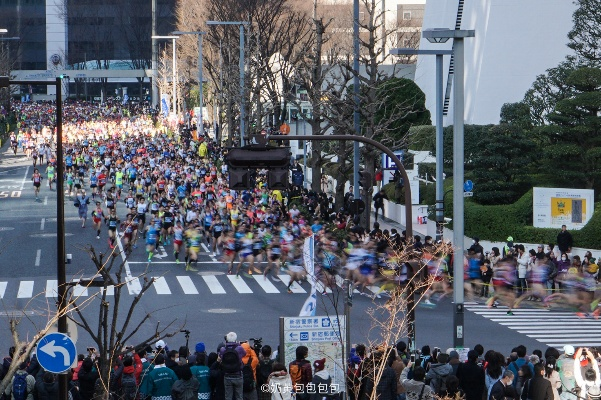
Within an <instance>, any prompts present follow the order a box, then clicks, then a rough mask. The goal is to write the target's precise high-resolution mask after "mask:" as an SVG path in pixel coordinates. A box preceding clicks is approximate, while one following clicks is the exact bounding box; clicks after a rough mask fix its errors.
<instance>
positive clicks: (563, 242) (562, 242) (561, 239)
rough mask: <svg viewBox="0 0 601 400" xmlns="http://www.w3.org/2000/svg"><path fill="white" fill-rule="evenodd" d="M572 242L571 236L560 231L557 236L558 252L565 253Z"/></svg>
mask: <svg viewBox="0 0 601 400" xmlns="http://www.w3.org/2000/svg"><path fill="white" fill-rule="evenodd" d="M573 242H574V240H573V239H572V234H571V233H570V232H568V231H565V232H564V231H561V232H559V234H558V235H557V247H559V251H561V252H562V253H567V251H568V249H569V248H570V247H572V244H573Z"/></svg>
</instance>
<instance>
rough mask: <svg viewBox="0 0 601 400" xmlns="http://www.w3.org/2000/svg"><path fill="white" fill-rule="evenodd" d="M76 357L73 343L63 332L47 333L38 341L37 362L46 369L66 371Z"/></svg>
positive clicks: (59, 371)
mask: <svg viewBox="0 0 601 400" xmlns="http://www.w3.org/2000/svg"><path fill="white" fill-rule="evenodd" d="M76 357H77V350H76V349H75V343H73V341H72V340H71V338H70V337H69V336H67V335H65V334H64V333H49V334H47V335H46V336H44V337H43V338H41V339H40V341H39V342H38V351H37V358H38V362H39V363H40V365H41V366H42V368H44V369H45V370H46V371H50V372H52V373H55V374H60V373H62V372H65V371H67V370H68V369H69V368H70V367H71V364H73V362H74V361H75V358H76Z"/></svg>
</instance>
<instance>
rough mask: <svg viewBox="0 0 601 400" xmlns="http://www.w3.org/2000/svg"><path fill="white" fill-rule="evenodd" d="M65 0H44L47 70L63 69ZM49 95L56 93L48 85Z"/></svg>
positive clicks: (65, 36)
mask: <svg viewBox="0 0 601 400" xmlns="http://www.w3.org/2000/svg"><path fill="white" fill-rule="evenodd" d="M66 3H67V2H66V1H63V0H46V65H47V69H48V70H56V69H64V68H65V65H66V57H67V17H66V13H67V10H66V8H65V7H66ZM47 93H48V94H49V95H55V94H56V88H55V87H54V86H48V91H47Z"/></svg>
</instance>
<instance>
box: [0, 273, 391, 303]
mask: <svg viewBox="0 0 601 400" xmlns="http://www.w3.org/2000/svg"><path fill="white" fill-rule="evenodd" d="M153 278H154V282H153V284H152V288H151V289H150V290H149V291H148V292H146V293H154V294H156V295H159V296H162V295H202V294H217V295H221V294H252V293H266V294H278V293H285V294H287V286H288V284H289V283H290V276H289V275H286V274H281V275H278V276H277V278H278V279H276V280H273V279H271V278H269V279H265V278H264V277H263V275H260V274H257V275H246V274H244V275H240V276H239V277H237V276H236V275H226V274H207V275H200V274H199V275H164V276H156V277H153ZM77 282H78V280H77V279H73V283H72V284H71V286H72V287H71V288H70V293H71V295H72V296H74V297H89V296H93V295H96V294H97V293H99V292H100V291H101V290H103V289H102V288H93V287H90V288H88V287H85V286H81V285H79V284H77ZM126 283H127V284H126V285H124V287H123V290H122V292H121V293H123V294H130V295H136V294H137V293H139V292H140V290H141V287H142V285H143V282H142V278H138V277H133V278H129V279H127V281H126ZM338 283H339V284H338V286H339V288H342V287H343V286H342V280H341V281H340V282H338ZM290 290H291V292H292V294H307V293H309V292H310V291H311V287H310V284H309V283H308V282H304V283H303V284H302V285H299V284H298V282H295V283H293V284H292V285H291V287H290ZM318 290H319V291H320V292H323V291H324V290H325V288H324V287H323V285H321V286H319V287H318ZM341 290H342V289H341ZM354 291H355V292H357V290H354ZM326 292H327V293H328V294H330V293H332V289H331V288H327V290H326ZM379 292H380V290H379V288H378V287H377V286H370V287H369V290H366V294H368V295H370V296H371V295H378V294H379ZM114 294H115V288H114V287H112V286H109V287H108V288H107V296H114ZM57 295H58V283H57V281H56V280H53V279H47V280H44V281H41V282H40V281H33V280H22V281H0V299H7V298H11V297H12V298H15V297H16V298H17V299H31V298H33V297H40V298H44V297H46V298H56V297H57Z"/></svg>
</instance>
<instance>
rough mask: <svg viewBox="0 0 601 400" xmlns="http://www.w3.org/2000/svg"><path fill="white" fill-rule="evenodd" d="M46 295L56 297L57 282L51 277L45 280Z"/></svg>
mask: <svg viewBox="0 0 601 400" xmlns="http://www.w3.org/2000/svg"><path fill="white" fill-rule="evenodd" d="M46 297H58V282H57V281H56V280H53V279H48V280H47V281H46Z"/></svg>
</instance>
